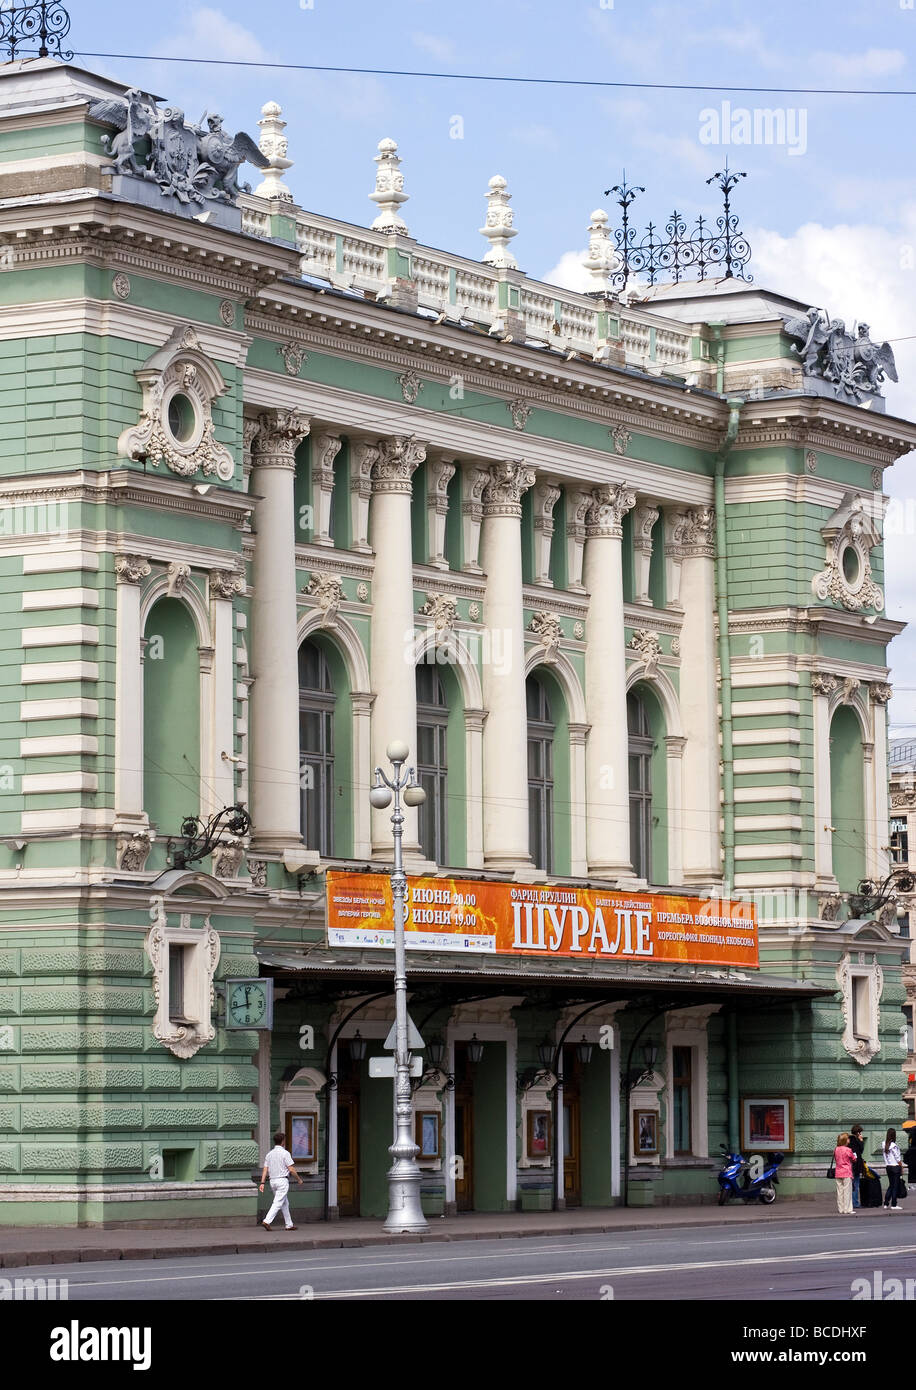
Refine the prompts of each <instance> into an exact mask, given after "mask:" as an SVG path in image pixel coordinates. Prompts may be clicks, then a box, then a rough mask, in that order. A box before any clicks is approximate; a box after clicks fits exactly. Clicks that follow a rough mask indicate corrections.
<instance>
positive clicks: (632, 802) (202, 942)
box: [0, 60, 916, 1224]
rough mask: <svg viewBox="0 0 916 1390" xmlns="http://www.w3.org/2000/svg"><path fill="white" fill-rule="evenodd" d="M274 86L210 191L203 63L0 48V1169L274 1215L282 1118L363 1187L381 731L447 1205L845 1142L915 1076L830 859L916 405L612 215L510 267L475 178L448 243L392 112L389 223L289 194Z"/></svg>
mask: <svg viewBox="0 0 916 1390" xmlns="http://www.w3.org/2000/svg"><path fill="white" fill-rule="evenodd" d="M259 124H260V128H261V137H260V145H261V149H262V151H263V154H264V159H262V160H261V161H260V162H261V163H264V162H265V160H266V162H267V167H266V168H265V169H264V170H263V171H262V173H261V176H260V177H261V179H262V182H260V184H259V187H258V191H257V192H256V193H254V194H247V193H242V194H240V195H238V194H237V193H236V191H235V184H234V180H235V177H236V175H237V172H238V164H239V160H240V159H241V158H242V157H243V156H245V155H246V153H247V157H249V158H251V157H252V150H253V148H254V147H253V146H250V142H249V145H248V146H246V145H245V143H244V141H242V143H241V144H239V143H238V142H231V141H229V139H228V137H226V136H225V135H224V133H223V132H222V130H221V123H220V122H219V118H218V117H210V118H209V120H208V123H207V126H206V128H204V129H201V128H194V127H190V126H189V125H187V123H186V122H185V121H184V118H183V117H182V115H181V113H180V112H177V111H176V110H175V109H174V108H159V107H157V106H156V105H155V103H153V101H152V98H150V97H148V96H146V95H144V94H143V93H141V92H138V91H136V90H135V89H127V88H125V87H124V86H122V85H121V84H119V83H116V82H113V81H111V80H109V79H107V78H104V77H100V76H97V75H94V74H92V73H88V72H85V71H83V70H81V69H79V68H77V67H74V66H67V65H61V64H59V63H55V62H53V61H50V60H39V61H29V62H26V63H10V64H6V65H5V66H3V67H2V68H0V135H2V140H0V198H2V200H3V212H2V219H0V242H2V246H0V288H2V296H0V366H2V372H3V385H2V388H0V410H2V413H3V430H2V432H0V459H2V462H0V518H2V529H0V566H2V573H3V583H2V614H3V617H2V623H3V629H4V641H3V645H2V653H3V661H2V665H0V705H2V711H3V714H2V718H3V745H2V760H0V762H2V765H0V779H2V783H0V784H2V788H3V791H4V796H3V797H2V798H0V835H2V840H0V1221H3V1222H7V1223H11V1224H19V1223H29V1224H31V1223H34V1222H36V1221H42V1222H53V1223H55V1224H57V1223H61V1222H71V1223H93V1222H102V1221H104V1222H131V1221H136V1220H144V1221H149V1220H155V1219H165V1218H167V1217H176V1216H181V1217H187V1218H193V1219H196V1220H200V1221H207V1220H212V1221H232V1220H248V1219H251V1218H252V1217H253V1215H254V1211H255V1205H256V1190H255V1187H254V1185H253V1184H252V1182H251V1173H252V1171H253V1170H255V1168H256V1165H257V1163H258V1157H259V1153H261V1152H262V1151H263V1149H264V1147H265V1145H266V1144H267V1142H268V1136H269V1135H270V1133H271V1132H272V1130H273V1129H274V1128H275V1127H276V1126H277V1124H280V1125H281V1126H283V1127H284V1128H285V1129H287V1132H288V1135H289V1138H290V1142H291V1143H292V1144H293V1145H294V1146H295V1149H296V1153H297V1156H298V1157H299V1158H300V1160H301V1162H300V1167H301V1169H302V1171H303V1174H304V1176H305V1179H306V1186H305V1189H304V1191H303V1192H301V1193H300V1191H299V1189H298V1188H297V1189H295V1190H294V1194H293V1198H292V1200H293V1201H294V1203H295V1202H298V1203H299V1210H300V1213H301V1214H302V1215H303V1216H319V1215H321V1214H322V1213H323V1212H325V1211H327V1212H328V1214H330V1215H331V1216H334V1215H339V1214H343V1213H362V1214H364V1215H371V1216H376V1215H379V1214H382V1213H384V1210H385V1172H386V1169H387V1167H388V1164H389V1158H388V1154H387V1146H388V1144H389V1143H390V1139H391V1127H392V1126H391V1114H392V1095H391V1085H390V1082H386V1081H385V1080H384V1079H378V1078H376V1077H375V1076H373V1075H370V1063H371V1062H375V1061H376V1060H377V1059H380V1058H382V1057H384V1056H390V1053H387V1052H386V1049H385V1046H384V1043H385V1039H386V1035H387V1034H388V1032H389V1029H390V1026H391V1019H392V1006H391V973H392V953H391V950H390V945H389V943H390V927H391V922H390V916H389V913H388V908H387V905H386V899H385V894H386V891H387V887H386V885H387V879H386V877H385V875H386V873H387V870H388V867H389V865H390V860H391V826H390V822H389V819H388V813H387V812H380V811H370V806H369V801H368V790H369V787H370V785H371V783H372V778H373V769H374V768H375V767H376V766H377V765H385V766H387V760H386V748H387V747H388V745H389V744H390V743H391V741H392V740H393V739H397V738H402V739H404V740H406V742H407V743H408V744H409V745H410V748H411V753H412V761H413V762H414V764H415V766H416V770H417V775H418V778H419V780H420V782H421V784H422V785H423V787H424V789H425V790H426V793H427V799H426V803H425V805H424V806H423V807H422V808H421V810H420V812H419V813H417V812H416V811H411V810H408V812H407V814H406V830H405V833H406V844H407V853H408V868H409V873H410V876H411V878H410V889H411V914H412V915H411V923H410V926H411V950H410V951H409V952H408V968H409V983H410V990H411V1005H410V1007H411V1014H412V1018H413V1020H414V1023H415V1025H416V1026H417V1028H418V1029H419V1031H420V1033H421V1035H422V1037H423V1040H424V1043H425V1048H424V1050H423V1057H424V1063H423V1074H422V1076H421V1077H419V1078H417V1081H418V1087H417V1091H416V1094H415V1109H416V1114H417V1139H418V1144H419V1146H420V1158H419V1162H420V1164H421V1167H422V1169H423V1173H424V1179H423V1183H424V1187H423V1199H424V1203H425V1205H426V1207H427V1209H428V1210H429V1211H430V1212H431V1213H433V1212H436V1213H438V1212H442V1211H445V1210H455V1209H458V1210H462V1209H470V1208H475V1209H478V1210H504V1209H510V1208H514V1207H519V1208H522V1209H539V1208H544V1207H548V1206H550V1205H551V1204H552V1203H554V1202H558V1203H563V1202H566V1203H570V1204H574V1203H583V1204H586V1205H596V1206H601V1205H610V1204H612V1203H613V1202H615V1201H617V1200H619V1198H620V1196H621V1193H622V1189H623V1184H624V1181H625V1179H626V1176H627V1174H628V1173H629V1176H630V1177H631V1178H632V1179H633V1181H632V1182H631V1184H630V1189H631V1200H633V1199H635V1200H639V1201H646V1200H648V1199H649V1197H650V1196H652V1195H654V1198H655V1200H659V1201H671V1202H674V1201H687V1200H696V1199H698V1198H699V1197H705V1198H710V1197H711V1196H712V1195H713V1192H714V1190H715V1185H714V1181H713V1177H712V1170H713V1169H714V1167H715V1157H714V1156H715V1155H716V1154H717V1152H718V1146H719V1144H720V1142H730V1143H732V1144H744V1145H745V1146H746V1147H747V1148H748V1149H749V1150H750V1151H754V1150H755V1149H757V1148H762V1149H773V1148H776V1147H782V1148H784V1149H785V1150H786V1151H787V1154H788V1157H787V1161H786V1163H785V1165H784V1168H783V1178H782V1182H783V1185H782V1187H781V1189H780V1191H781V1193H782V1194H783V1195H792V1194H793V1193H796V1194H797V1193H804V1192H810V1191H814V1190H822V1188H823V1172H824V1167H825V1163H826V1155H827V1154H828V1152H829V1151H830V1150H831V1148H832V1146H833V1142H834V1138H835V1134H836V1131H837V1130H838V1129H839V1128H840V1127H841V1126H842V1125H844V1124H847V1123H849V1122H851V1121H853V1120H857V1121H860V1122H861V1123H863V1124H864V1125H865V1126H866V1129H867V1130H868V1131H869V1132H872V1133H877V1132H879V1131H880V1130H882V1129H883V1128H884V1127H885V1126H886V1125H887V1124H890V1123H895V1122H897V1121H898V1120H899V1119H900V1118H902V1082H901V1060H900V1059H901V1047H900V1037H901V1009H902V1006H903V1004H904V984H903V976H902V973H901V959H902V958H904V959H905V958H906V956H907V954H908V950H909V946H908V943H907V941H906V940H905V939H901V936H900V934H899V932H898V930H897V927H896V922H895V920H893V919H888V920H875V919H874V917H873V916H869V917H867V918H865V919H862V918H855V917H851V916H850V912H849V905H848V899H847V895H848V894H849V893H850V892H854V890H855V889H856V887H857V885H858V883H859V882H860V880H862V879H864V878H867V877H871V878H878V879H883V878H884V877H885V875H886V873H887V868H888V851H887V831H886V826H887V823H888V814H887V812H888V804H887V796H888V765H887V756H886V747H887V731H886V708H887V701H888V698H889V695H890V686H889V685H888V677H889V668H888V660H887V646H888V643H889V642H890V641H891V639H892V638H893V636H894V635H895V634H896V633H898V632H899V631H900V630H901V627H902V625H901V624H900V623H895V622H892V621H890V620H889V619H887V618H886V617H885V616H884V603H883V592H882V585H883V582H884V575H883V551H882V543H881V530H880V517H881V497H882V487H883V477H884V470H885V469H886V468H889V467H890V466H891V465H892V464H893V463H894V461H895V460H896V459H897V458H898V457H900V456H901V455H904V454H906V453H908V452H909V451H910V450H912V449H913V448H914V447H916V426H914V425H913V424H912V423H910V422H908V421H905V420H900V419H896V418H894V417H892V416H890V415H887V414H886V413H884V402H883V398H882V397H881V395H880V389H879V386H880V382H879V381H878V379H877V377H876V376H875V373H874V371H873V368H874V364H875V360H876V359H875V358H874V355H873V354H872V355H869V354H870V353H871V348H872V347H873V345H871V344H870V343H868V341H867V337H866V339H862V338H861V335H860V337H859V339H857V340H856V341H855V342H854V341H853V340H852V338H851V337H849V336H848V335H846V334H845V330H844V331H843V332H842V333H841V332H840V330H839V329H837V328H835V326H834V323H830V324H829V325H828V324H827V322H826V319H825V318H824V317H823V316H822V315H820V314H818V312H817V311H816V310H808V307H807V306H806V305H803V304H800V303H798V302H797V301H794V300H792V299H789V298H787V297H785V296H783V295H780V294H778V293H773V292H770V291H767V290H765V289H763V288H758V287H756V286H753V285H749V284H747V283H745V282H743V281H741V280H739V279H737V278H727V279H724V280H713V279H706V280H703V281H696V282H690V283H683V282H682V283H681V284H680V285H675V286H670V287H667V288H663V287H660V286H656V287H655V288H654V289H652V288H651V287H648V286H644V287H643V289H642V290H639V289H636V290H634V289H633V287H632V286H631V287H630V290H629V292H627V293H624V294H618V293H616V292H615V290H614V287H613V285H612V283H611V281H610V279H609V275H610V274H611V273H612V272H613V267H614V264H615V259H614V251H613V245H612V242H611V241H610V240H609V232H608V228H607V226H606V222H607V219H606V218H605V217H604V214H603V213H602V214H600V215H598V214H596V215H594V216H593V218H592V221H591V225H590V227H589V230H588V237H589V252H588V256H587V258H586V260H585V262H584V264H585V265H586V267H587V269H588V270H589V274H590V275H591V277H592V281H593V285H592V291H591V292H590V293H575V292H572V291H567V290H561V289H558V288H557V287H555V286H552V285H547V284H544V283H541V282H538V281H536V280H534V279H532V278H531V277H530V276H528V275H526V274H524V273H523V272H522V271H521V270H520V269H518V267H517V265H516V261H515V257H514V255H513V254H512V250H513V249H515V242H514V241H513V243H512V249H510V245H509V243H510V240H511V239H512V238H514V237H515V235H516V232H518V231H522V232H523V230H524V229H519V228H517V227H515V226H514V225H513V219H512V213H511V208H510V202H509V194H508V189H507V185H506V182H505V180H504V179H501V178H500V177H498V176H497V177H495V178H494V179H492V180H491V181H490V184H489V187H488V190H487V191H486V194H485V198H486V204H485V209H484V196H483V191H482V198H481V208H480V209H474V208H467V209H457V208H456V210H455V215H456V217H457V216H458V215H459V214H460V215H461V216H464V217H466V218H467V219H475V218H479V217H480V214H481V212H483V213H484V217H485V222H484V233H483V235H484V237H485V239H486V241H487V243H488V249H487V251H486V253H485V255H484V257H483V259H482V260H481V261H473V260H471V259H469V258H467V257H461V256H458V255H454V254H452V253H451V252H449V251H438V250H435V249H433V248H431V247H428V246H424V245H422V244H421V243H420V242H418V241H417V240H416V239H415V238H414V237H412V236H411V235H410V232H409V231H408V228H407V225H406V221H405V218H406V210H405V203H406V201H407V193H406V190H405V181H404V177H403V172H402V170H401V168H400V156H399V153H398V150H397V146H396V145H395V144H394V142H393V141H391V140H383V141H382V142H381V144H380V145H379V147H378V152H377V155H376V158H375V169H376V175H375V189H374V191H373V192H372V193H371V195H370V196H371V198H372V201H373V203H374V204H375V207H376V213H375V214H374V221H373V224H372V227H370V228H367V227H362V226H356V225H353V224H350V223H345V222H342V221H340V220H339V219H337V218H336V217H334V216H333V214H327V215H325V214H318V213H310V212H305V211H304V210H303V209H302V207H301V206H299V205H298V204H297V203H295V202H294V201H293V198H292V194H291V193H290V191H289V189H288V187H287V184H286V182H285V181H284V180H285V178H286V177H287V175H286V170H288V169H289V167H290V161H289V159H288V152H287V149H286V141H285V137H284V136H283V122H282V119H281V112H280V110H279V108H278V107H277V106H276V105H275V104H273V103H269V104H268V105H267V106H265V107H264V108H263V112H262V117H261V121H260V122H259ZM326 138H333V132H332V131H330V130H329V131H328V132H327V136H326ZM370 155H371V152H367V168H368V167H371V165H370ZM254 157H257V152H256V151H255V152H254ZM112 164H114V172H112ZM358 176H359V171H354V172H353V175H352V177H354V178H356V177H358ZM416 201H417V205H418V212H417V216H416V218H415V219H414V218H411V220H412V221H415V222H417V223H419V222H421V221H422V216H421V214H420V212H419V207H420V206H422V198H421V197H419V196H418V197H417V200H416ZM584 220H585V219H584V218H583V223H584ZM472 225H476V224H475V223H474V222H473V221H472ZM585 235H586V234H585V232H583V240H585ZM520 240H521V242H522V243H523V241H524V237H523V236H522V237H521V238H520ZM787 324H788V325H789V328H788V329H787V326H786V325H787ZM799 324H801V325H802V327H801V328H799ZM806 325H807V327H806ZM799 333H802V334H807V337H804V338H802V339H800V338H799ZM800 343H801V348H800V347H799V344H800ZM882 351H883V349H882ZM882 360H884V359H882ZM866 368H867V371H866ZM238 803H242V804H243V805H244V806H245V808H246V810H247V811H248V812H250V816H251V827H250V833H249V832H248V830H247V828H246V826H245V824H244V822H242V821H238V820H237V821H236V823H235V833H227V834H225V835H224V836H223V837H222V839H221V840H220V843H219V844H218V845H217V846H216V847H215V848H214V849H212V852H210V851H207V852H206V853H204V852H202V848H201V843H200V834H199V831H200V827H199V826H198V827H195V825H194V824H193V818H196V817H199V818H201V820H202V821H207V820H208V819H209V818H211V817H214V816H217V815H218V814H219V813H220V812H221V811H222V810H223V809H224V808H229V807H233V806H235V805H237V804H238ZM189 817H190V818H192V824H191V826H190V827H187V826H185V827H184V830H183V822H185V821H186V819H187V818H189ZM900 819H903V817H902V816H901V817H900ZM195 829H196V830H197V832H198V834H197V836H196V842H195V833H194V832H195ZM895 833H897V834H898V842H897V844H896V845H895V847H894V853H896V852H897V850H898V849H899V848H900V846H901V845H902V841H900V840H899V834H900V833H901V832H895ZM892 844H894V842H893V841H892ZM334 875H336V877H334ZM755 914H756V918H757V921H758V923H759V946H758V943H757V941H756V934H755V931H754V925H753V922H754V916H755ZM907 968H908V969H912V967H907ZM238 981H247V982H249V983H248V984H247V985H242V986H241V987H238V986H237V984H236V982H238ZM262 981H267V982H272V985H273V989H274V1000H273V1003H274V1010H273V1015H272V1018H271V1014H270V1003H271V1000H270V996H269V985H268V986H267V987H265V986H264V985H263V984H262V983H259V982H262ZM227 1025H234V1026H227ZM911 1051H912V1049H911ZM911 1060H912V1059H911ZM558 1062H559V1063H560V1064H561V1068H558ZM558 1069H562V1073H563V1101H562V1107H561V1106H560V1103H559V1100H558V1093H557V1091H556V1090H555V1079H556V1072H557V1070H558ZM561 1139H562V1150H563V1162H562V1164H560V1163H559V1162H558V1143H559V1141H560V1140H561ZM637 1180H638V1181H637Z"/></svg>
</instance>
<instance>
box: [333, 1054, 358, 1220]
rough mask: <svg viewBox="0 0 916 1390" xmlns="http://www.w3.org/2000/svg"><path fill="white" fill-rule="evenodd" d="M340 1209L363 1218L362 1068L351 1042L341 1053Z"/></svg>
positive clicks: (338, 1105) (339, 1111) (338, 1059)
mask: <svg viewBox="0 0 916 1390" xmlns="http://www.w3.org/2000/svg"><path fill="white" fill-rule="evenodd" d="M337 1067H338V1076H339V1078H340V1079H339V1082H338V1090H337V1209H338V1211H339V1213H340V1215H341V1216H359V1069H358V1067H356V1065H355V1064H354V1063H353V1062H352V1061H351V1059H350V1049H349V1046H348V1044H347V1043H345V1042H342V1043H339V1044H338V1051H337Z"/></svg>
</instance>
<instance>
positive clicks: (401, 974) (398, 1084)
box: [369, 742, 429, 1235]
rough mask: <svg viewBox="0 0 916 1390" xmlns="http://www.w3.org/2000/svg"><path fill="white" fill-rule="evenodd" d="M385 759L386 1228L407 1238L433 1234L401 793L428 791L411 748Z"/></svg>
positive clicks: (378, 783) (381, 781)
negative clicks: (388, 836)
mask: <svg viewBox="0 0 916 1390" xmlns="http://www.w3.org/2000/svg"><path fill="white" fill-rule="evenodd" d="M385 753H386V756H387V757H388V758H389V759H390V760H391V762H392V763H393V764H394V777H393V778H389V777H387V776H386V775H385V773H384V772H383V771H382V769H381V768H380V767H377V768H376V769H375V786H374V787H373V788H372V790H371V791H370V793H369V800H370V802H371V803H372V805H373V806H374V807H375V809H376V810H377V811H383V810H384V809H385V807H386V806H390V804H391V798H392V795H393V796H394V811H393V814H392V816H391V824H392V826H393V828H394V868H393V870H392V872H391V896H392V902H393V906H394V1009H395V1015H394V1016H395V1054H394V1056H395V1082H394V1103H395V1114H396V1118H397V1131H396V1135H395V1140H394V1143H393V1144H392V1145H391V1147H390V1148H389V1150H388V1152H389V1153H390V1154H391V1158H392V1163H391V1167H390V1168H389V1170H388V1215H387V1217H386V1218H385V1226H384V1229H385V1230H386V1231H388V1232H389V1234H392V1235H408V1234H412V1233H414V1232H416V1231H426V1230H428V1229H429V1225H428V1223H427V1220H426V1217H425V1216H424V1215H423V1207H422V1204H421V1202H420V1169H419V1168H418V1167H417V1154H418V1153H419V1152H420V1151H419V1149H418V1148H417V1146H416V1144H415V1143H414V1138H413V1126H412V1123H411V1120H412V1115H413V1111H412V1107H411V1103H410V1094H411V1092H410V1053H409V1052H408V1050H407V960H406V951H405V944H404V921H405V917H406V910H405V908H406V897H407V875H406V874H405V872H404V856H403V851H402V838H403V834H404V814H403V812H402V810H401V792H402V791H403V793H404V804H405V805H406V806H422V804H423V802H424V801H425V800H426V793H425V792H424V790H423V788H422V787H420V786H418V785H417V781H416V776H415V773H414V770H413V768H412V767H411V768H407V769H405V767H404V764H405V763H406V761H407V758H408V755H409V753H410V749H409V748H408V747H407V744H406V743H400V742H395V743H389V745H388V747H387V749H386V750H385Z"/></svg>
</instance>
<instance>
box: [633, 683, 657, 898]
mask: <svg viewBox="0 0 916 1390" xmlns="http://www.w3.org/2000/svg"><path fill="white" fill-rule="evenodd" d="M627 734H628V747H629V759H630V862H631V863H632V865H633V872H634V873H635V874H637V875H638V876H639V877H640V878H644V879H646V880H647V882H651V877H652V875H651V869H652V751H653V748H654V740H653V738H652V733H651V730H650V728H649V715H648V711H647V710H646V703H645V700H643V698H642V696H641V695H639V694H637V693H635V692H634V691H630V693H629V695H627Z"/></svg>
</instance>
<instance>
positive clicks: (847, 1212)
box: [833, 1134, 856, 1216]
mask: <svg viewBox="0 0 916 1390" xmlns="http://www.w3.org/2000/svg"><path fill="white" fill-rule="evenodd" d="M855 1157H856V1156H855V1154H854V1153H853V1151H852V1149H851V1148H850V1147H849V1135H848V1134H838V1135H837V1141H836V1148H835V1149H834V1151H833V1166H834V1169H835V1171H836V1209H837V1211H838V1212H839V1213H840V1216H852V1169H853V1164H854V1163H855Z"/></svg>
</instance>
